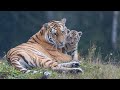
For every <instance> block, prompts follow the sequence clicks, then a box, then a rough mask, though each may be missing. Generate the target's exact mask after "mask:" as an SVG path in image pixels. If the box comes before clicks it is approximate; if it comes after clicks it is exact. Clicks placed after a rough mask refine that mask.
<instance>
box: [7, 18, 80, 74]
mask: <svg viewBox="0 0 120 90" xmlns="http://www.w3.org/2000/svg"><path fill="white" fill-rule="evenodd" d="M65 23H66V19H65V18H64V19H62V20H61V21H55V20H52V21H50V22H48V23H46V24H44V25H43V26H42V28H41V30H40V31H39V32H37V33H36V34H35V35H33V36H32V37H31V38H30V39H29V40H28V41H27V42H26V43H23V44H21V45H18V46H16V47H15V48H12V49H10V50H9V51H8V53H7V55H6V57H7V60H8V62H10V63H11V64H12V65H13V66H14V67H15V68H17V69H18V70H20V71H22V72H26V73H28V72H31V71H32V70H30V69H31V68H33V67H44V68H51V69H52V70H54V71H61V72H63V71H65V72H81V68H68V67H67V66H69V65H71V64H74V63H68V64H67V65H66V63H63V62H66V61H71V59H72V58H71V56H69V55H65V54H64V53H62V52H61V51H60V50H61V48H62V47H64V45H65V39H66V34H67V29H66V26H65ZM64 64H65V65H64Z"/></svg>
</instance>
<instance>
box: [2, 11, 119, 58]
mask: <svg viewBox="0 0 120 90" xmlns="http://www.w3.org/2000/svg"><path fill="white" fill-rule="evenodd" d="M62 18H66V19H67V22H66V26H67V27H68V28H69V29H75V30H77V31H82V32H83V35H82V37H81V40H80V42H79V47H78V50H79V52H80V53H81V55H83V56H84V55H86V54H87V53H88V49H89V48H90V47H91V45H92V44H95V45H96V47H97V50H98V51H99V50H100V51H101V54H102V56H103V57H104V56H106V55H108V54H113V53H115V55H117V54H119V49H120V26H119V24H120V14H119V11H0V57H3V56H4V55H5V53H7V51H8V50H9V49H10V48H13V47H15V46H16V45H19V44H21V43H23V42H26V41H27V40H28V39H29V38H30V37H31V36H32V35H33V34H35V33H36V32H38V31H39V30H40V28H41V27H42V25H43V24H44V23H46V22H49V21H50V20H61V19H62Z"/></svg>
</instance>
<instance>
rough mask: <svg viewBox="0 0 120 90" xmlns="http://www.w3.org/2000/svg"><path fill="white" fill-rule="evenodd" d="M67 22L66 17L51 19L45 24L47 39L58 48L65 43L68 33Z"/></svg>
mask: <svg viewBox="0 0 120 90" xmlns="http://www.w3.org/2000/svg"><path fill="white" fill-rule="evenodd" d="M65 23H66V19H62V20H61V21H51V22H49V23H47V24H45V25H44V27H46V32H45V39H46V41H48V42H49V43H50V44H52V45H54V46H55V47H57V48H62V47H64V45H65V38H66V35H67V29H66V26H65Z"/></svg>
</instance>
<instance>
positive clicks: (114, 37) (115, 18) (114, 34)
mask: <svg viewBox="0 0 120 90" xmlns="http://www.w3.org/2000/svg"><path fill="white" fill-rule="evenodd" d="M118 14H119V12H118V11H114V12H113V26H112V46H113V49H114V50H116V49H117V26H118Z"/></svg>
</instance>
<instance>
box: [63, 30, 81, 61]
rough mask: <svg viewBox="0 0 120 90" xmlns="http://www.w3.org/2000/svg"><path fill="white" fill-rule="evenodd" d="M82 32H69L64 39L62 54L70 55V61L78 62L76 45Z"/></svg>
mask: <svg viewBox="0 0 120 90" xmlns="http://www.w3.org/2000/svg"><path fill="white" fill-rule="evenodd" d="M81 35H82V32H81V31H80V32H78V31H76V30H71V31H70V30H69V33H68V35H67V37H66V44H65V47H64V48H63V52H64V53H66V54H68V55H71V56H72V60H75V61H78V43H79V40H80V37H81Z"/></svg>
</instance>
